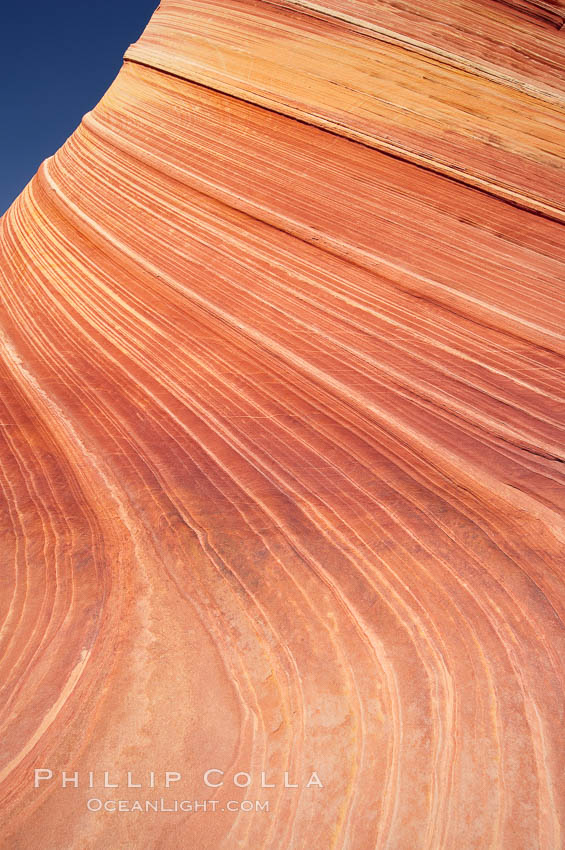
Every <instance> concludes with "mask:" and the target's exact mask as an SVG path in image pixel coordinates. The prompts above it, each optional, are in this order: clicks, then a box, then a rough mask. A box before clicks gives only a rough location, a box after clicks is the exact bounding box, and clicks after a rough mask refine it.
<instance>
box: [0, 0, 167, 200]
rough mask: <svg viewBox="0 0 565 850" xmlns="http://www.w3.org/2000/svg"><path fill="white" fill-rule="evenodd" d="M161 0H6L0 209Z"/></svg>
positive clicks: (69, 126) (0, 33)
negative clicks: (23, 0) (25, 0)
mask: <svg viewBox="0 0 565 850" xmlns="http://www.w3.org/2000/svg"><path fill="white" fill-rule="evenodd" d="M157 5H158V0H27V2H22V0H6V2H4V3H3V4H2V17H1V19H0V215H1V214H2V213H3V212H4V211H5V210H6V209H7V208H8V207H9V205H10V204H11V203H12V201H13V200H14V198H15V197H16V196H17V195H19V193H20V192H21V190H22V189H23V188H24V186H25V185H26V183H28V182H29V180H30V179H31V178H32V177H33V175H34V174H35V172H36V171H37V169H38V167H39V165H40V164H41V162H42V161H43V160H44V159H45V158H46V157H48V156H51V154H53V153H54V152H55V151H56V150H57V148H59V147H60V146H61V145H62V144H63V142H64V141H65V139H66V138H67V137H68V136H70V134H71V133H72V132H73V130H74V129H75V128H76V127H77V125H78V124H79V123H80V120H81V118H82V116H83V115H84V113H85V112H88V110H89V109H92V107H93V106H94V105H95V104H96V103H97V102H98V101H99V100H100V98H101V97H102V95H103V94H104V92H105V91H106V89H107V88H108V86H109V85H110V83H111V82H112V80H113V79H114V77H115V76H116V74H117V72H118V71H119V69H120V65H121V62H122V56H123V54H124V52H125V50H126V48H127V47H128V45H129V44H131V42H133V41H135V40H136V39H137V38H138V37H139V35H140V33H141V32H142V31H143V29H144V27H145V25H146V23H147V21H148V20H149V18H150V17H151V15H152V14H153V11H154V10H155V8H156V7H157Z"/></svg>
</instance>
